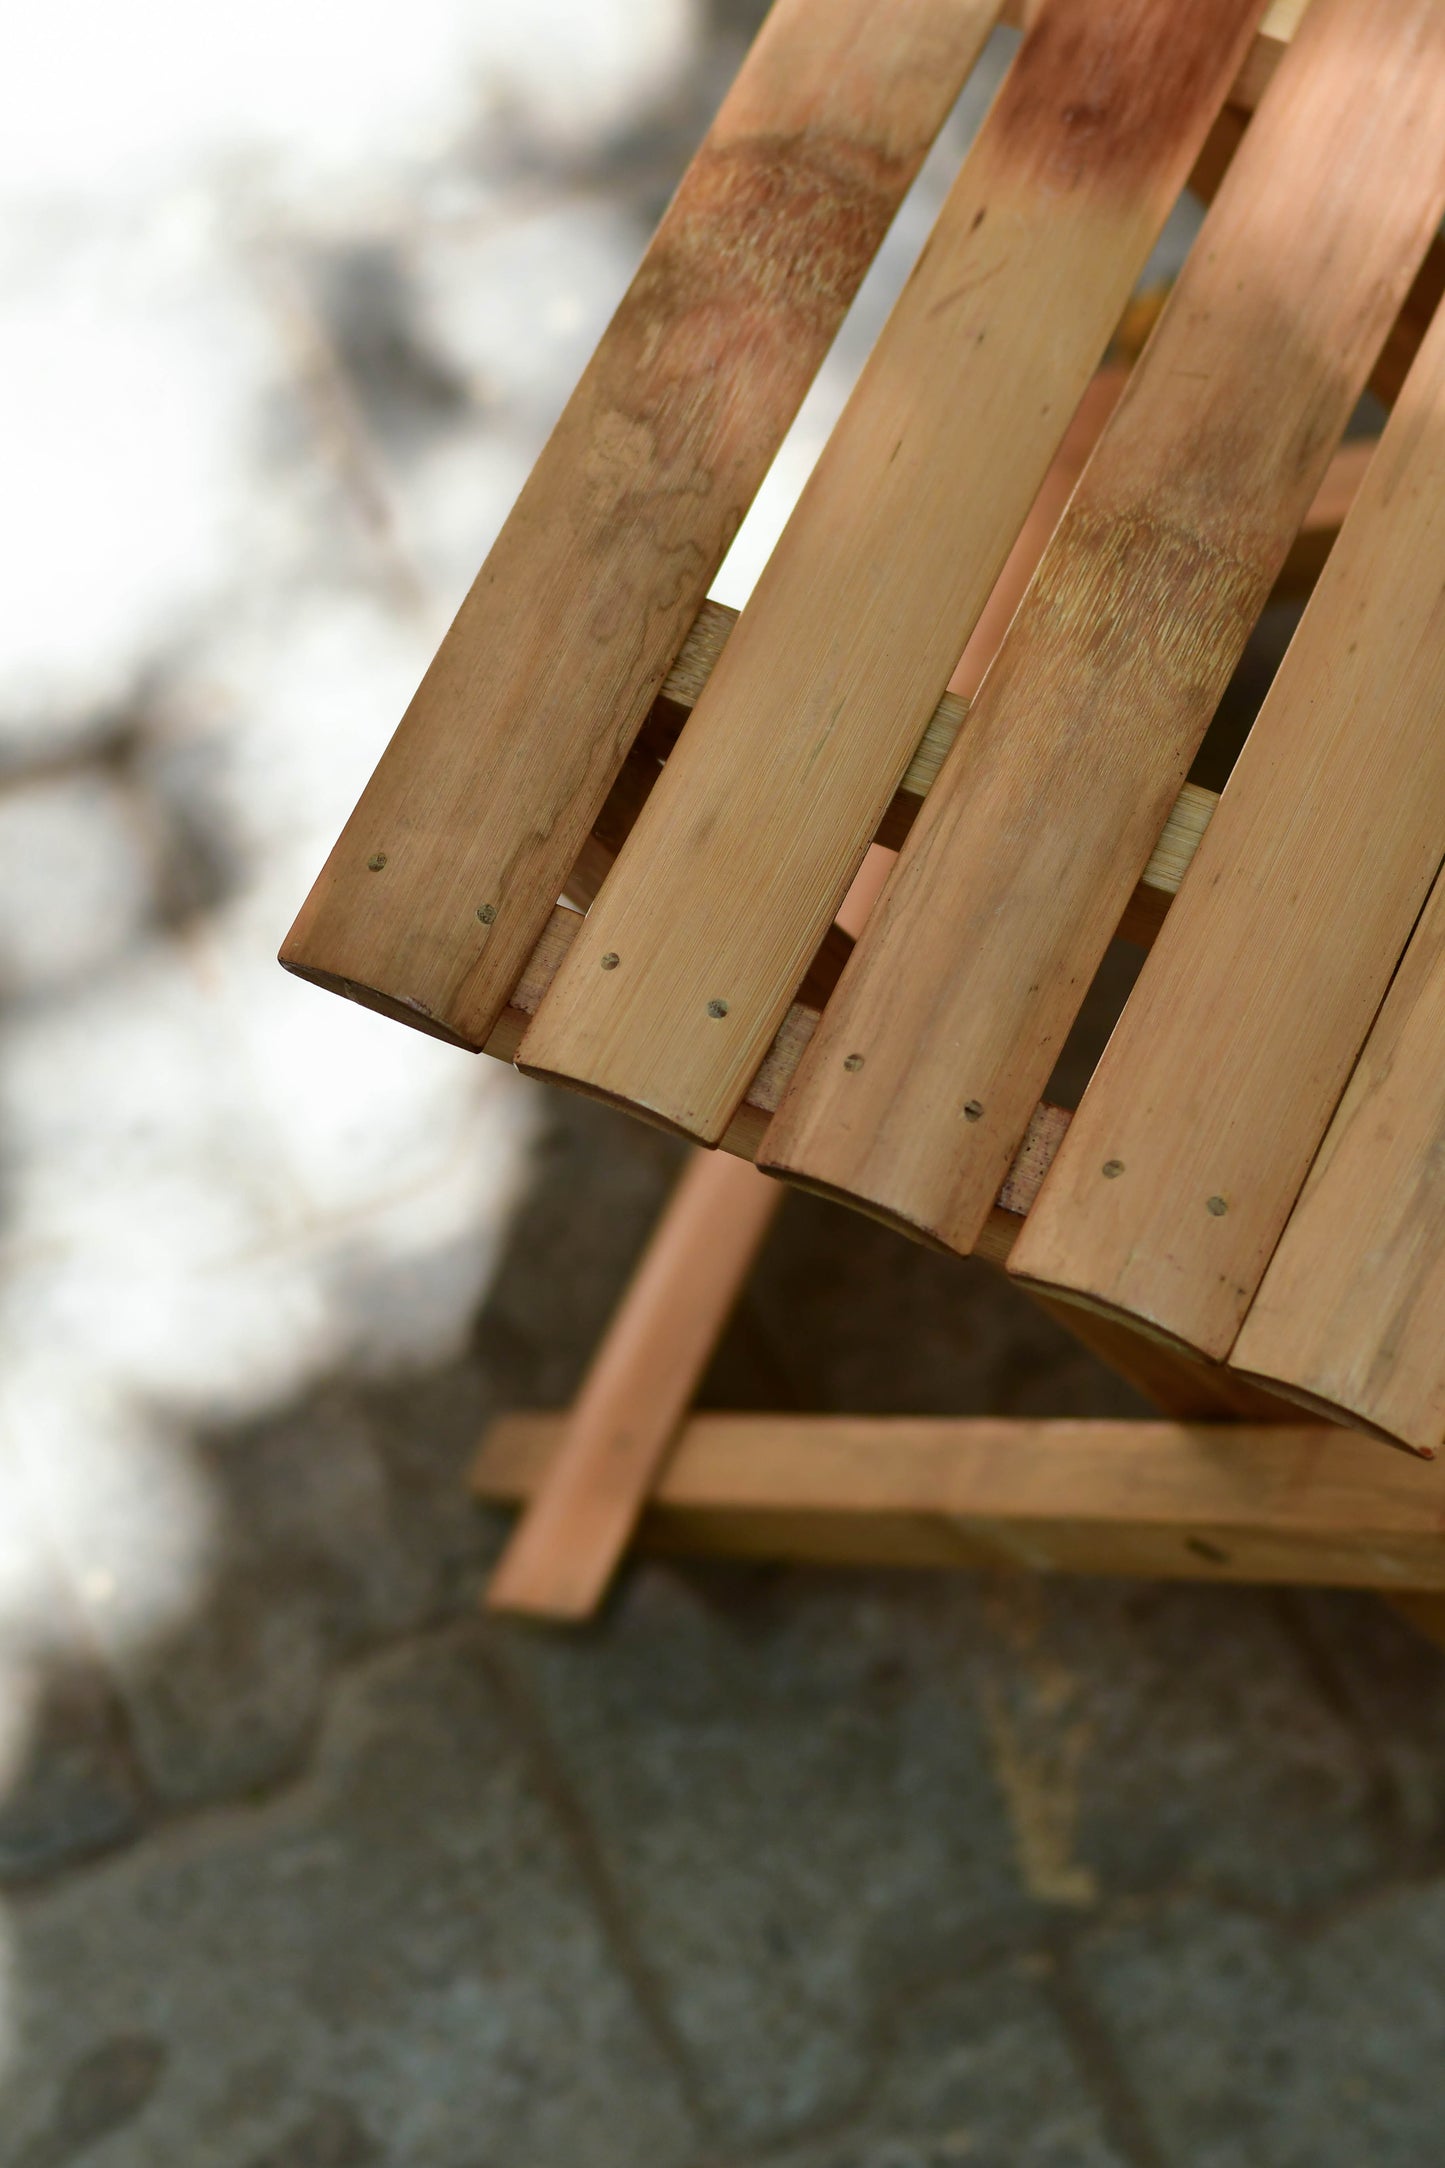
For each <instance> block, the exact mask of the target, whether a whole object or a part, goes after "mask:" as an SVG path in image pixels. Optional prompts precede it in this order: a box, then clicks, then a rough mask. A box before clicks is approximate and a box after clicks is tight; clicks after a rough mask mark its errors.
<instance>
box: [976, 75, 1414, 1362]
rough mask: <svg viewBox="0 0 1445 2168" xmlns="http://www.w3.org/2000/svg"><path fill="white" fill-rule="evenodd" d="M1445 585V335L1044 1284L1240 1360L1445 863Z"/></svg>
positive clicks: (1111, 1112)
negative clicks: (1251, 1316) (1242, 1337)
mask: <svg viewBox="0 0 1445 2168" xmlns="http://www.w3.org/2000/svg"><path fill="white" fill-rule="evenodd" d="M1441 61H1442V63H1445V45H1442V53H1441ZM1440 125H1441V127H1442V130H1445V97H1442V99H1441V103H1440ZM1442 189H1445V162H1442ZM1442 580H1445V316H1442V317H1441V318H1440V319H1439V320H1438V321H1437V323H1436V324H1435V326H1434V328H1433V330H1432V331H1431V334H1430V336H1429V338H1428V339H1427V340H1426V342H1425V345H1424V347H1423V349H1422V350H1421V353H1420V356H1419V359H1418V361H1417V363H1416V366H1415V368H1414V370H1413V372H1412V373H1411V376H1410V379H1409V381H1408V383H1407V384H1406V386H1405V389H1404V391H1403V393H1402V394H1401V398H1400V401H1399V404H1398V405H1397V406H1396V408H1395V410H1394V413H1393V415H1392V416H1391V418H1390V423H1389V426H1388V427H1387V429H1386V430H1385V433H1384V436H1383V438H1382V439H1381V442H1380V446H1379V449H1378V451H1377V452H1376V454H1375V457H1374V459H1373V461H1372V463H1371V465H1370V467H1369V470H1368V472H1367V473H1366V475H1365V477H1364V481H1363V484H1362V487H1361V491H1360V495H1359V497H1358V498H1357V500H1356V502H1355V504H1354V506H1353V508H1352V510H1351V512H1350V515H1349V517H1348V518H1347V519H1346V522H1345V525H1344V530H1343V532H1342V533H1341V535H1340V538H1339V541H1338V543H1337V544H1336V547H1335V549H1334V551H1333V553H1332V554H1331V556H1330V558H1329V561H1328V563H1327V564H1326V566H1325V569H1324V572H1323V574H1322V576H1321V579H1320V583H1319V586H1318V588H1317V589H1316V591H1315V594H1314V598H1313V600H1312V601H1311V603H1310V605H1309V608H1308V609H1307V610H1306V612H1305V616H1304V620H1303V623H1302V624H1301V626H1300V628H1299V632H1298V634H1297V635H1296V637H1295V639H1294V641H1293V643H1292V644H1291V646H1290V649H1289V652H1288V654H1287V655H1286V657H1285V659H1284V662H1283V664H1282V665H1281V667H1280V670H1279V673H1278V675H1277V676H1276V679H1275V682H1274V684H1273V686H1272V687H1271V688H1270V691H1269V694H1268V696H1267V697H1266V699H1265V702H1264V705H1263V707H1262V709H1261V710H1260V714H1259V717H1258V719H1257V721H1256V723H1255V725H1254V728H1253V730H1252V731H1251V733H1250V736H1249V739H1248V742H1247V743H1246V745H1245V747H1244V750H1243V752H1242V753H1241V755H1240V757H1239V760H1238V762H1237V763H1236V766H1235V769H1234V772H1233V774H1232V775H1231V777H1230V780H1229V784H1228V787H1227V788H1226V790H1225V792H1224V796H1223V798H1222V799H1221V801H1220V804H1219V807H1218V809H1217V811H1216V812H1215V814H1214V817H1213V819H1212V821H1211V822H1210V825H1209V832H1208V834H1207V835H1206V836H1205V837H1204V839H1203V841H1202V842H1201V844H1200V846H1199V849H1198V851H1197V853H1196V855H1195V858H1194V863H1193V865H1192V867H1191V869H1190V873H1189V878H1188V879H1187V880H1186V881H1185V883H1184V885H1183V887H1182V889H1181V890H1180V893H1179V895H1178V898H1177V900H1176V901H1175V903H1174V905H1173V908H1172V909H1171V910H1170V912H1169V916H1168V920H1167V922H1166V924H1165V926H1164V927H1163V930H1162V931H1161V933H1160V935H1159V938H1158V940H1157V941H1156V943H1155V944H1154V947H1153V950H1152V952H1151V954H1150V957H1149V960H1148V962H1147V963H1146V964H1145V966H1144V970H1143V973H1142V975H1141V977H1140V979H1139V981H1138V983H1137V985H1136V986H1135V988H1134V991H1133V994H1132V995H1131V997H1130V999H1129V1002H1128V1004H1127V1005H1126V1007H1125V1010H1124V1013H1123V1015H1122V1016H1121V1018H1120V1019H1119V1022H1118V1024H1117V1025H1116V1027H1115V1029H1114V1033H1113V1036H1112V1037H1111V1039H1110V1041H1109V1045H1108V1047H1107V1049H1106V1051H1105V1053H1104V1056H1103V1058H1102V1060H1101V1061H1100V1063H1099V1066H1098V1068H1097V1070H1096V1071H1095V1074H1094V1077H1093V1080H1092V1082H1091V1083H1090V1085H1089V1088H1088V1090H1087V1091H1086V1092H1085V1094H1084V1098H1083V1102H1082V1104H1081V1106H1080V1107H1079V1110H1078V1112H1077V1114H1076V1115H1075V1117H1074V1120H1073V1124H1072V1126H1071V1129H1070V1132H1069V1136H1068V1138H1067V1140H1066V1141H1065V1143H1064V1145H1063V1147H1062V1149H1061V1150H1060V1152H1059V1155H1058V1157H1057V1159H1056V1160H1055V1162H1054V1165H1053V1168H1052V1170H1051V1172H1050V1174H1049V1178H1048V1180H1047V1181H1046V1183H1045V1184H1044V1188H1043V1191H1042V1194H1041V1195H1040V1197H1039V1199H1038V1202H1037V1203H1036V1205H1035V1207H1034V1209H1033V1212H1032V1213H1031V1214H1030V1217H1029V1224H1028V1226H1027V1228H1026V1229H1025V1231H1024V1234H1023V1236H1022V1238H1021V1240H1020V1241H1019V1243H1018V1245H1017V1247H1016V1248H1015V1250H1014V1253H1013V1257H1012V1260H1011V1269H1012V1270H1013V1271H1015V1272H1017V1273H1018V1274H1020V1275H1021V1276H1022V1277H1025V1278H1027V1279H1030V1280H1033V1281H1036V1282H1039V1283H1041V1284H1043V1285H1045V1286H1047V1287H1049V1288H1051V1289H1053V1290H1054V1291H1056V1292H1062V1293H1064V1294H1071V1295H1083V1296H1087V1297H1088V1298H1089V1299H1090V1300H1091V1301H1093V1302H1096V1303H1100V1304H1103V1305H1105V1306H1106V1307H1108V1308H1110V1309H1116V1310H1121V1311H1124V1312H1126V1313H1127V1314H1129V1315H1131V1316H1133V1317H1136V1318H1142V1319H1145V1320H1147V1321H1148V1323H1150V1324H1151V1325H1153V1326H1155V1327H1156V1328H1158V1329H1160V1330H1163V1331H1165V1332H1168V1333H1170V1334H1172V1335H1174V1336H1175V1337H1176V1338H1178V1339H1180V1340H1182V1341H1183V1342H1185V1343H1186V1345H1188V1346H1190V1347H1193V1348H1196V1349H1198V1350H1199V1351H1200V1352H1201V1353H1203V1354H1206V1355H1209V1356H1212V1357H1214V1358H1215V1359H1216V1360H1219V1359H1222V1358H1223V1357H1224V1356H1226V1355H1227V1354H1228V1353H1229V1350H1230V1348H1231V1347H1232V1345H1233V1343H1234V1338H1235V1335H1236V1333H1237V1332H1238V1330H1239V1328H1240V1326H1241V1324H1242V1323H1243V1321H1244V1316H1245V1312H1246V1311H1247V1309H1248V1307H1249V1305H1250V1303H1251V1301H1252V1300H1253V1298H1254V1294H1255V1290H1256V1289H1257V1288H1258V1286H1259V1283H1260V1279H1261V1277H1262V1276H1263V1273H1264V1269H1265V1267H1266V1265H1267V1264H1268V1263H1269V1259H1270V1256H1271V1254H1272V1252H1273V1250H1274V1247H1275V1244H1276V1243H1277V1241H1278V1240H1279V1237H1280V1234H1281V1233H1282V1231H1283V1229H1284V1225H1285V1222H1286V1220H1287V1219H1288V1218H1289V1215H1290V1211H1291V1209H1292V1207H1293V1205H1294V1201H1295V1198H1296V1197H1297V1195H1298V1194H1299V1189H1300V1185H1301V1183H1302V1182H1303V1181H1304V1178H1305V1176H1306V1174H1307V1173H1308V1171H1309V1165H1310V1161H1311V1160H1312V1159H1313V1157H1314V1155H1315V1151H1316V1149H1317V1147H1318V1145H1319V1142H1320V1139H1321V1137H1322V1136H1323V1135H1324V1133H1325V1130H1326V1128H1327V1126H1328V1124H1329V1120H1330V1116H1331V1115H1332V1114H1333V1112H1334V1109H1335V1106H1336V1104H1337V1103H1338V1100H1339V1097H1340V1094H1341V1092H1342V1091H1343V1089H1344V1087H1345V1083H1346V1081H1347V1079H1348V1077H1349V1074H1350V1071H1351V1069H1352V1068H1353V1067H1354V1064H1355V1060H1356V1057H1357V1056H1358V1054H1359V1051H1360V1048H1361V1046H1362V1045H1363V1043H1364V1040H1365V1036H1366V1034H1367V1033H1368V1031H1369V1029H1370V1026H1371V1024H1372V1022H1373V1021H1374V1017H1375V1013H1376V1011H1377V1010H1378V1008H1379V1005H1380V1002H1381V1000H1382V999H1383V998H1384V994H1385V991H1386V988H1387V987H1388V986H1389V983H1390V979H1391V976H1392V975H1393V972H1394V969H1395V965H1396V962H1397V961H1398V959H1399V956H1400V954H1401V952H1402V950H1403V949H1404V947H1405V944H1406V942H1407V941H1408V940H1409V938H1410V930H1411V928H1412V926H1413V925H1414V923H1415V920H1416V918H1417V916H1418V915H1419V912H1420V908H1421V906H1422V904H1423V903H1424V901H1425V898H1426V896H1427V895H1428V893H1429V890H1430V885H1431V883H1432V881H1433V880H1434V878H1435V873H1436V870H1437V868H1438V867H1439V865H1440V862H1441V858H1442V856H1445V731H1442V730H1441V727H1440V718H1441V713H1442V709H1445V594H1442Z"/></svg>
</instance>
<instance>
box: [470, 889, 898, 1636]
mask: <svg viewBox="0 0 1445 2168" xmlns="http://www.w3.org/2000/svg"><path fill="white" fill-rule="evenodd" d="M889 864H890V859H889V854H888V852H887V851H884V850H872V851H870V852H869V854H868V856H867V857H866V858H865V859H864V861H863V866H862V870H861V871H860V873H859V875H858V878H857V880H856V881H855V882H854V883H853V886H852V887H851V888H850V889H849V891H848V894H847V896H846V897H845V899H844V902H843V908H842V910H841V911H840V912H839V914H838V923H839V928H840V930H841V931H842V932H843V933H844V934H846V935H847V936H848V937H849V938H850V939H851V938H855V937H856V936H857V935H858V933H860V932H861V930H862V928H863V924H864V922H865V920H866V919H867V916H868V913H869V911H870V910H871V909H872V907H873V904H874V901H875V899H876V898H877V895H878V892H879V890H880V889H881V888H882V886H883V883H884V881H885V879H886V878H887V874H888V867H889ZM786 1195H787V1190H786V1188H785V1186H784V1185H783V1184H782V1183H781V1182H767V1181H764V1179H763V1177H762V1176H761V1175H759V1174H757V1173H756V1172H755V1171H754V1170H753V1169H752V1168H751V1167H750V1166H748V1165H747V1164H746V1163H745V1162H740V1161H738V1160H734V1159H731V1158H729V1157H728V1156H727V1155H726V1154H724V1153H720V1152H719V1153H713V1152H704V1151H701V1150H694V1152H693V1153H692V1155H691V1158H690V1160H689V1162H688V1165H687V1167H686V1169H685V1170H684V1172H683V1174H682V1177H681V1179H680V1180H679V1182H678V1184H677V1187H676V1189H675V1190H674V1191H673V1194H672V1196H671V1198H670V1199H669V1201H668V1205H667V1209H666V1211H665V1212H664V1214H663V1216H662V1218H661V1220H660V1221H659V1222H658V1225H657V1228H656V1230H655V1231H654V1233H653V1234H652V1236H651V1237H650V1239H649V1241H648V1245H647V1249H646V1251H645V1252H644V1254H643V1257H642V1261H641V1263H640V1265H639V1266H638V1268H637V1270H636V1272H635V1274H634V1276H633V1278H632V1280H631V1282H630V1283H629V1285H628V1288H627V1292H626V1294H625V1295H624V1296H623V1298H622V1302H621V1304H620V1306H619V1308H618V1311H617V1314H616V1316H615V1317H614V1318H613V1320H612V1322H611V1323H610V1324H609V1326H608V1328H607V1331H606V1333H605V1334H604V1335H603V1339H602V1342H601V1345H600V1346H599V1347H598V1350H597V1353H596V1355H595V1356H594V1357H593V1359H592V1362H591V1364H590V1365H589V1367H588V1372H587V1376H586V1378H585V1380H584V1381H583V1385H582V1390H581V1392H580V1393H579V1395H578V1397H577V1401H576V1404H575V1406H574V1407H573V1409H572V1411H571V1413H570V1415H569V1416H568V1419H567V1428H566V1433H565V1435H564V1437H563V1440H562V1445H561V1449H560V1450H559V1452H558V1453H557V1454H556V1456H555V1457H554V1459H553V1460H552V1462H551V1464H550V1466H549V1468H548V1472H547V1480H546V1481H545V1482H544V1483H543V1484H542V1485H541V1487H540V1488H539V1489H538V1491H537V1493H536V1495H535V1496H534V1498H533V1499H532V1502H531V1504H530V1506H529V1507H528V1510H527V1512H526V1513H525V1514H524V1515H523V1517H522V1521H521V1525H520V1526H519V1527H518V1528H517V1529H516V1530H515V1531H514V1533H513V1536H512V1540H511V1542H510V1543H509V1544H508V1545H507V1548H506V1550H505V1551H504V1552H503V1554H502V1557H501V1559H500V1561H499V1562H498V1565H497V1568H496V1570H495V1572H494V1573H493V1575H492V1578H491V1581H490V1582H489V1584H488V1587H487V1599H486V1600H487V1608H488V1609H489V1610H493V1611H520V1612H526V1613H529V1614H531V1615H533V1616H535V1617H543V1618H566V1619H582V1618H587V1617H589V1616H590V1615H591V1613H592V1612H593V1611H595V1610H596V1608H597V1606H598V1604H599V1603H600V1602H601V1601H602V1598H603V1596H604V1595H605V1594H606V1592H607V1588H608V1585H609V1583H610V1582H611V1580H612V1577H613V1575H614V1574H615V1572H616V1571H617V1568H618V1565H619V1564H620V1563H621V1560H622V1556H623V1553H624V1551H625V1550H626V1548H627V1545H628V1544H629V1542H630V1541H631V1539H632V1533H633V1530H634V1528H635V1527H636V1525H637V1520H638V1516H639V1515H640V1513H641V1511H642V1508H643V1505H644V1503H645V1501H646V1499H647V1495H648V1492H649V1491H650V1489H651V1488H652V1484H653V1481H654V1479H655V1477H656V1474H657V1470H658V1469H659V1468H660V1467H661V1465H662V1463H663V1461H664V1459H665V1458H666V1456H667V1452H668V1449H669V1447H670V1446H671V1444H672V1441H673V1438H674V1436H675V1435H676V1432H677V1427H678V1425H679V1423H680V1422H681V1421H682V1419H683V1417H684V1416H685V1414H686V1413H687V1410H688V1407H689V1405H690V1404H691V1401H692V1398H693V1395H694V1393H695V1392H696V1391H697V1387H698V1385H699V1383H700V1381H701V1378H702V1374H703V1371H704V1370H705V1369H706V1367H707V1364H708V1362H709V1360H710V1358H711V1356H712V1352H713V1348H714V1347H715V1345H716V1343H717V1340H718V1337H719V1335H720V1334H721V1332H722V1330H723V1327H724V1325H725V1324H726V1322H727V1319H728V1317H729V1315H730V1314H731V1311H732V1309H733V1306H734V1304H735V1303H736V1301H737V1299H738V1296H739V1295H740V1294H741V1293H742V1288H743V1283H744V1281H745V1280H746V1278H747V1275H748V1273H749V1271H750V1269H751V1267H752V1263H753V1259H754V1257H755V1256H756V1255H757V1252H758V1248H759V1246H760V1245H761V1243H762V1241H763V1239H764V1237H765V1236H766V1234H767V1231H768V1229H769V1227H770V1226H771V1225H772V1222H773V1218H774V1215H775V1214H776V1212H777V1210H778V1207H779V1206H780V1205H781V1204H782V1202H783V1200H784V1198H785V1197H786Z"/></svg>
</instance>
